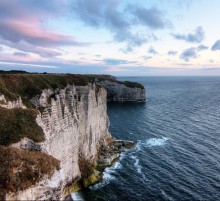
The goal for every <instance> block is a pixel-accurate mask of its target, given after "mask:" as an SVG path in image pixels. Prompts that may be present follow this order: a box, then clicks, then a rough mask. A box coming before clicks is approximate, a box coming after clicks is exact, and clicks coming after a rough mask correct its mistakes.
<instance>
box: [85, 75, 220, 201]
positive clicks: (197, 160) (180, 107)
mask: <svg viewBox="0 0 220 201" xmlns="http://www.w3.org/2000/svg"><path fill="white" fill-rule="evenodd" d="M120 79H121V80H130V81H137V82H141V83H143V84H144V85H145V87H146V90H147V102H146V103H133V104H132V103H130V104H125V103H123V104H120V103H119V104H113V103H111V104H108V114H109V117H110V121H111V126H110V131H111V133H112V135H113V136H114V137H116V138H119V139H127V140H133V141H135V142H137V146H136V148H134V149H132V150H130V151H128V152H126V153H124V154H123V155H122V156H121V158H120V160H119V161H118V162H117V163H116V164H115V165H114V166H113V167H111V168H107V169H106V171H105V173H104V180H103V182H102V183H99V184H97V185H95V186H94V187H90V188H89V189H88V190H85V191H84V192H83V197H84V199H85V200H112V201H113V200H122V201H123V200H125V201H126V200H132V201H136V200H137V201H140V200H150V201H153V200H155V201H160V200H191V201H193V200H210V201H211V200H213V201H214V200H220V77H142V78H120Z"/></svg>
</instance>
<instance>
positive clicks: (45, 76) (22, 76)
mask: <svg viewBox="0 0 220 201" xmlns="http://www.w3.org/2000/svg"><path fill="white" fill-rule="evenodd" d="M104 80H108V81H111V82H117V83H119V84H124V85H125V86H127V87H130V88H135V87H137V88H142V89H143V88H144V87H143V85H142V84H140V83H136V82H128V81H125V82H121V81H118V80H116V77H114V76H111V75H92V74H86V75H79V74H49V73H28V72H25V71H15V70H13V71H0V94H4V95H5V97H6V99H8V100H15V99H16V98H17V97H18V96H21V97H22V99H23V101H25V100H29V99H30V98H33V97H34V96H36V95H38V94H40V93H41V91H42V90H43V89H56V88H64V87H66V85H67V84H75V85H76V86H85V85H88V83H89V82H99V81H104Z"/></svg>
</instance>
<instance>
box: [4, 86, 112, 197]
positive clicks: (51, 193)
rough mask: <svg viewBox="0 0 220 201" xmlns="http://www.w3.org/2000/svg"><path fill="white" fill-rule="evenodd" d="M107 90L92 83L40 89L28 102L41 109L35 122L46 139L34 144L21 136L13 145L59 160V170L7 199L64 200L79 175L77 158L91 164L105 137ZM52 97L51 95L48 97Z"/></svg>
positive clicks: (106, 126)
mask: <svg viewBox="0 0 220 201" xmlns="http://www.w3.org/2000/svg"><path fill="white" fill-rule="evenodd" d="M106 95H107V93H106V90H105V89H103V88H100V87H96V86H95V84H93V85H92V84H89V85H88V86H81V87H76V86H74V85H69V86H67V87H66V88H65V89H62V90H56V91H55V92H53V91H52V90H43V92H42V93H41V95H40V96H37V97H34V98H33V99H32V100H31V102H32V103H33V104H34V105H35V107H37V108H43V109H41V110H42V111H43V112H42V113H41V114H40V113H39V115H38V116H37V119H36V121H37V123H38V124H39V125H40V126H41V127H42V128H43V131H44V134H45V139H46V140H45V141H44V142H42V143H34V142H33V141H31V140H28V139H23V140H22V141H21V142H19V143H16V144H15V145H14V146H15V147H18V148H19V147H22V148H26V149H35V148H34V147H38V150H41V151H43V152H45V153H47V154H49V155H51V156H53V157H54V158H56V159H58V160H59V161H60V170H56V171H55V172H54V174H53V176H52V177H51V178H49V177H47V176H45V178H44V179H43V180H42V181H41V182H40V183H38V184H36V185H35V186H33V187H32V188H29V189H27V190H24V191H18V192H17V193H9V194H7V196H6V199H8V200H11V199H17V200H27V199H31V200H38V199H63V198H64V197H65V187H66V186H68V185H69V184H72V183H74V182H75V181H76V180H77V179H79V178H80V176H81V173H80V170H79V164H78V160H79V158H82V159H83V160H85V161H87V162H88V163H90V164H94V163H95V162H96V160H97V152H98V149H99V147H100V146H101V145H102V144H105V140H106V139H107V138H111V135H110V133H109V131H108V127H109V120H108V117H107V113H106ZM51 97H53V98H51Z"/></svg>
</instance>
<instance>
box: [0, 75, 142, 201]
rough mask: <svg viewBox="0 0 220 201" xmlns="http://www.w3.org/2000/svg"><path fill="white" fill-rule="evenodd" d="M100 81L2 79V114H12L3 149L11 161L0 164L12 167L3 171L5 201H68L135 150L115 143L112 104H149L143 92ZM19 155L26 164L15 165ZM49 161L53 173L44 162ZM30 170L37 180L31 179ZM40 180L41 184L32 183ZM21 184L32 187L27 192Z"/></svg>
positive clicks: (2, 135) (87, 77) (1, 141)
mask: <svg viewBox="0 0 220 201" xmlns="http://www.w3.org/2000/svg"><path fill="white" fill-rule="evenodd" d="M95 79H96V78H94V77H93V76H91V75H85V76H81V75H80V76H77V75H63V74H60V75H52V74H51V75H42V74H24V75H19V74H18V75H14V74H13V75H8V74H6V75H4V76H3V75H2V76H0V114H4V113H6V110H7V115H4V116H5V118H1V119H0V125H1V128H3V131H4V133H3V132H2V133H1V132H0V149H1V150H4V152H5V153H8V156H7V157H5V158H8V161H4V157H3V156H2V157H0V163H1V161H2V163H4V164H12V165H11V166H10V165H8V166H5V167H4V169H3V170H2V169H1V166H0V199H1V198H2V197H1V196H2V195H3V196H4V197H5V199H6V200H63V199H64V198H65V197H66V196H67V195H68V194H69V193H70V192H71V191H72V190H76V188H77V187H76V186H74V187H73V185H72V184H76V183H77V181H79V180H80V179H83V180H80V183H83V186H88V185H90V184H91V180H92V182H93V181H94V180H96V177H99V176H100V175H99V173H98V171H96V170H94V169H93V168H94V167H98V168H97V169H99V168H101V169H103V168H104V167H105V166H106V165H110V164H111V162H112V161H113V160H115V159H116V158H117V157H119V154H120V149H121V148H123V147H130V146H133V144H132V142H127V143H124V142H123V141H120V142H119V141H117V143H115V142H114V140H112V137H111V134H110V133H109V131H108V128H109V120H108V116H107V112H106V111H107V104H106V102H107V99H108V100H109V101H145V90H144V88H143V86H142V85H140V84H138V83H129V82H126V83H122V82H119V81H117V80H115V79H114V78H112V77H108V76H107V77H106V76H103V75H102V76H99V79H100V80H98V82H96V80H95ZM103 79H107V80H103ZM91 82H92V83H93V84H91ZM94 82H95V83H97V84H95V83H94ZM74 84H75V85H74ZM76 85H80V86H76ZM81 85H83V86H81ZM106 90H107V91H106ZM107 97H108V98H107ZM22 101H23V102H24V103H25V104H24V103H23V102H22ZM2 116H3V115H2ZM12 117H13V118H12ZM29 118H31V121H29ZM9 120H10V121H9ZM18 120H19V121H18ZM12 124H14V125H12ZM8 125H9V126H8ZM7 127H10V128H11V129H7ZM18 128H19V129H18ZM0 131H1V130H0ZM11 131H12V132H13V133H12V132H11ZM31 131H32V132H31ZM12 134H13V135H12ZM14 136H16V138H15V137H14ZM5 139H7V143H6V142H5V141H6V140H5ZM2 145H3V146H4V147H3V146H2ZM106 145H109V146H106ZM112 147H113V150H112ZM24 149H25V150H26V151H24ZM7 150H10V153H9V152H7ZM115 150H117V151H116V152H115ZM0 154H1V153H0ZM16 155H17V156H19V158H20V160H23V159H24V160H23V161H22V162H21V163H19V164H18V163H12V162H13V161H16V159H15V158H16ZM43 155H44V156H46V157H44V160H42V161H44V162H45V161H46V160H48V164H50V168H49V169H48V168H47V164H41V161H39V158H40V157H41V156H43ZM0 156H1V155H0ZM27 156H28V157H27ZM32 156H33V157H32ZM22 158H23V159H22ZM28 158H29V159H30V158H33V161H32V162H31V163H30V161H29V160H28ZM14 159H15V160H14ZM25 159H27V160H25ZM49 160H50V161H49ZM58 163H59V168H57V167H58V165H57V164H58ZM53 164H54V165H53ZM26 167H28V168H29V171H30V172H31V174H27V175H26V176H25V174H23V173H25V171H26V169H25V168H26ZM53 167H54V169H53ZM9 169H10V170H9ZM39 169H40V170H41V171H38V170H39ZM22 171H23V172H22ZM6 172H7V173H6ZM39 172H40V174H39ZM9 173H10V177H11V178H12V179H11V178H10V177H9V176H7V177H4V178H3V179H4V181H5V182H4V181H3V180H2V179H1V176H2V175H4V174H6V175H8V174H9ZM35 174H36V178H37V179H36V178H30V175H35ZM20 175H24V177H21V176H20ZM17 179H19V181H20V182H21V183H22V182H23V183H25V182H27V185H23V186H24V187H22V188H21V187H20V186H18V185H17V183H18V182H17ZM1 180H2V181H1ZM24 181H25V182H24ZM36 181H37V182H36ZM25 184H26V183H25ZM2 186H4V188H3V191H2Z"/></svg>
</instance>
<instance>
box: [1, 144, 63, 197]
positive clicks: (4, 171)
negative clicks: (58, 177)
mask: <svg viewBox="0 0 220 201" xmlns="http://www.w3.org/2000/svg"><path fill="white" fill-rule="evenodd" d="M0 153H1V154H0V200H4V196H5V194H6V193H8V192H16V191H18V190H24V189H27V188H29V187H31V186H32V185H34V184H36V183H37V182H39V181H40V180H41V179H42V178H43V176H44V175H45V174H47V175H48V176H51V175H52V174H53V173H54V170H55V168H56V169H59V168H60V167H59V161H58V160H57V159H55V158H53V157H52V156H49V155H47V154H45V153H42V152H35V151H26V150H19V149H16V148H12V147H4V146H1V145H0ZM54 167H55V168H54Z"/></svg>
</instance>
